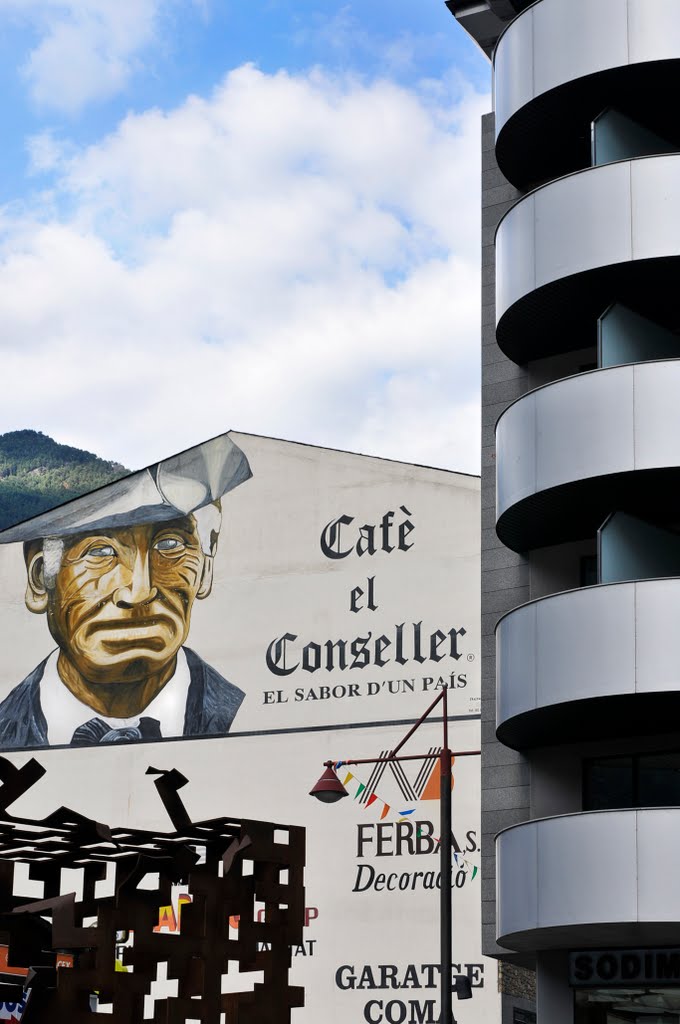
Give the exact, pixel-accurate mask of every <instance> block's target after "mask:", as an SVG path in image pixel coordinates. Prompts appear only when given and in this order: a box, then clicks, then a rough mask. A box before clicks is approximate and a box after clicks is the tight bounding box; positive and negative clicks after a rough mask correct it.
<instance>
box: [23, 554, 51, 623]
mask: <svg viewBox="0 0 680 1024" xmlns="http://www.w3.org/2000/svg"><path fill="white" fill-rule="evenodd" d="M26 572H27V575H28V582H27V584H26V607H27V608H28V610H29V612H34V613H35V614H36V615H41V614H42V613H43V612H45V611H47V587H46V586H45V559H44V558H43V553H42V550H41V551H37V552H36V553H35V554H34V555H32V557H31V558H30V559H29V561H28V563H27V565H26Z"/></svg>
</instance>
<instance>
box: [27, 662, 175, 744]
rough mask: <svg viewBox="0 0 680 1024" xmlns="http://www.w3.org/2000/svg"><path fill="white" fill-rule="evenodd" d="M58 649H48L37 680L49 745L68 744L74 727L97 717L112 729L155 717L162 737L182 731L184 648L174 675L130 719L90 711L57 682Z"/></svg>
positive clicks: (59, 680) (59, 679) (74, 729)
mask: <svg viewBox="0 0 680 1024" xmlns="http://www.w3.org/2000/svg"><path fill="white" fill-rule="evenodd" d="M58 657H59V651H58V650H56V651H52V653H51V654H50V656H49V658H48V659H47V663H46V665H45V671H44V673H43V677H42V679H41V680H40V704H41V707H42V710H43V714H44V716H45V719H46V720H47V742H48V743H49V744H50V746H56V745H58V744H68V743H70V742H71V739H72V738H73V733H74V732H75V731H76V729H77V728H78V726H80V725H84V724H85V722H89V721H90V719H91V718H101V719H102V721H104V722H108V724H109V725H110V726H111V728H112V729H122V728H125V727H126V726H137V725H139V720H140V718H155V719H156V720H157V721H158V722H159V723H160V727H161V735H162V736H181V735H182V733H183V731H184V713H185V710H186V703H187V696H188V693H189V683H190V682H191V676H190V673H189V665H188V663H187V657H186V654H185V653H184V648H182V647H181V648H180V649H179V651H178V652H177V666H176V668H175V672H174V675H173V676H172V677H171V678H170V679H168V681H167V683H166V684H165V686H164V687H163V689H162V690H161V692H160V693H159V694H157V695H156V696H155V697H154V699H153V700H152V701H151V703H150V704H149V705H147V707H145V708H144V710H143V711H142V712H141V714H139V715H135V716H134V717H133V718H110V717H108V716H107V715H100V714H98V713H97V712H96V711H93V710H92V708H91V707H88V705H87V704H83V702H82V701H80V700H78V698H77V697H74V696H73V694H72V693H71V691H70V690H69V689H68V687H67V686H64V684H63V683H62V681H61V678H60V676H59V672H58V670H57V658H58Z"/></svg>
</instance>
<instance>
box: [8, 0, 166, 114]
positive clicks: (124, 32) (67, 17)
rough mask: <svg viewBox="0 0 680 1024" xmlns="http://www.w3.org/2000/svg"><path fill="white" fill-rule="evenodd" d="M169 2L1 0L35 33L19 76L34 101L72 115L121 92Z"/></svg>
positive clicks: (153, 34) (44, 106)
mask: <svg viewBox="0 0 680 1024" xmlns="http://www.w3.org/2000/svg"><path fill="white" fill-rule="evenodd" d="M169 2H170V0H0V14H2V13H4V14H6V15H12V16H13V17H15V18H18V19H21V20H22V21H23V22H24V23H27V24H29V25H30V26H31V27H32V29H33V31H34V32H35V33H36V35H37V40H38V41H37V43H36V45H35V47H34V49H33V50H32V51H31V52H30V54H29V56H28V58H27V60H26V62H25V64H24V67H23V69H22V70H23V73H24V76H25V77H26V80H27V81H28V84H29V87H30V91H31V95H32V97H33V99H34V100H35V102H36V103H37V104H38V105H39V106H40V107H41V108H44V109H47V110H54V111H59V112H62V113H67V114H72V113H75V112H77V111H78V110H80V109H81V107H83V106H84V105H85V104H87V103H89V102H91V101H97V100H103V99H108V98H109V97H111V96H113V95H115V94H116V93H118V92H120V91H121V89H123V88H124V87H125V86H126V84H127V82H128V80H129V78H130V76H131V74H132V73H133V71H134V69H135V66H136V61H137V60H138V59H139V54H140V53H141V51H142V50H143V49H144V48H145V47H146V46H148V45H149V43H151V42H152V41H153V40H154V38H155V34H156V30H157V27H158V19H159V16H160V14H161V12H162V9H163V8H164V7H167V6H168V4H169Z"/></svg>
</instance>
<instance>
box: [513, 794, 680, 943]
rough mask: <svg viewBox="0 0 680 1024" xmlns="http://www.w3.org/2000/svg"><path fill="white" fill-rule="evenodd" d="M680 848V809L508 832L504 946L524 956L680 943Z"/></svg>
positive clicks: (582, 818) (574, 818) (568, 819)
mask: <svg viewBox="0 0 680 1024" xmlns="http://www.w3.org/2000/svg"><path fill="white" fill-rule="evenodd" d="M676 840H677V842H676ZM678 842H680V808H678V807H664V808H647V809H641V810H624V811H591V812H588V813H583V814H567V815H562V816H560V817H557V818H541V819H538V820H536V821H529V822H525V823H524V824H522V825H514V826H512V827H511V828H508V829H506V830H505V831H503V832H501V833H500V834H499V835H498V836H497V838H496V879H497V893H498V905H497V906H498V916H497V932H498V942H499V943H500V944H501V945H503V946H506V947H507V948H508V949H513V950H518V951H522V952H525V951H533V950H542V949H559V948H569V946H577V947H578V948H583V947H588V946H589V947H591V948H595V947H597V946H599V945H602V946H604V947H613V946H633V947H635V946H638V945H640V946H645V945H649V946H664V945H669V946H674V945H678V943H679V942H680V924H679V923H678V907H680V874H679V873H678V871H677V864H676V848H677V845H678ZM614 867H615V870H613V868H614Z"/></svg>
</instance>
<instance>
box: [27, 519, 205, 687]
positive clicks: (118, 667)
mask: <svg viewBox="0 0 680 1024" xmlns="http://www.w3.org/2000/svg"><path fill="white" fill-rule="evenodd" d="M209 562H210V559H209V558H206V556H204V554H203V551H202V549H201V543H200V540H199V537H198V535H197V532H196V523H195V521H194V519H193V517H192V516H185V517H182V518H178V519H174V520H172V521H171V522H167V523H148V524H144V525H140V526H130V527H127V528H123V529H115V530H105V531H103V532H102V533H96V534H90V535H87V536H84V535H80V536H79V537H77V538H65V540H64V549H63V553H62V557H61V565H60V568H59V570H58V572H57V573H56V577H55V578H54V579H53V580H52V581H51V583H50V585H49V586H48V587H47V590H46V594H47V609H46V610H47V617H48V623H49V628H50V632H51V633H52V636H53V637H54V639H55V640H56V642H57V643H58V645H59V647H60V648H61V651H62V655H63V656H64V657H65V658H66V659H67V660H68V661H69V662H70V663H71V664H72V666H73V667H74V668H75V669H76V670H77V672H78V673H79V674H80V676H81V677H82V678H83V679H85V680H89V681H90V682H92V683H104V684H115V683H131V682H138V681H141V680H144V679H145V678H147V677H148V676H149V675H151V674H154V673H158V672H161V671H162V670H163V668H164V667H165V666H167V665H168V664H169V663H171V662H172V661H173V659H174V658H175V655H176V654H177V651H178V650H179V648H180V646H181V645H182V644H183V643H184V641H185V640H186V637H187V634H188V632H189V623H190V616H191V608H192V605H193V603H194V600H195V598H196V597H203V596H206V594H207V593H208V592H209V580H208V581H207V584H206V572H207V570H209V565H207V563H209ZM208 575H209V572H208Z"/></svg>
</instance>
